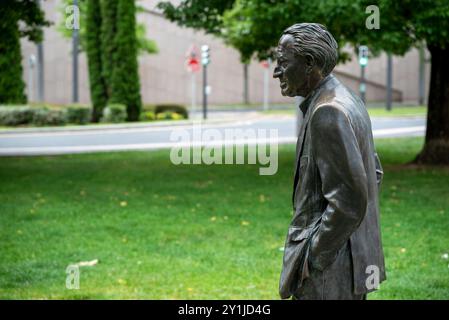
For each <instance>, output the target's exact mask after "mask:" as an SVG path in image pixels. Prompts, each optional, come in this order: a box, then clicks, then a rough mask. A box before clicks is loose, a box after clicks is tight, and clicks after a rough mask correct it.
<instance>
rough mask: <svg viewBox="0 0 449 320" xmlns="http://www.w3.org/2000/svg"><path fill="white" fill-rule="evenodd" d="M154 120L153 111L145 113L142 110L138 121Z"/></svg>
mask: <svg viewBox="0 0 449 320" xmlns="http://www.w3.org/2000/svg"><path fill="white" fill-rule="evenodd" d="M155 119H156V115H155V114H154V112H153V111H145V110H143V111H142V113H141V114H140V121H153V120H155Z"/></svg>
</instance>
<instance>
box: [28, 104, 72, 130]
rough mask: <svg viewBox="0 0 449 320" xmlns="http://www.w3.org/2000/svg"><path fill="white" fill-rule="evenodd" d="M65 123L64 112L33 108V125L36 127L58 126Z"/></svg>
mask: <svg viewBox="0 0 449 320" xmlns="http://www.w3.org/2000/svg"><path fill="white" fill-rule="evenodd" d="M66 123H67V117H66V112H64V111H63V110H54V109H47V108H35V109H34V114H33V124H34V125H36V126H59V125H63V124H66Z"/></svg>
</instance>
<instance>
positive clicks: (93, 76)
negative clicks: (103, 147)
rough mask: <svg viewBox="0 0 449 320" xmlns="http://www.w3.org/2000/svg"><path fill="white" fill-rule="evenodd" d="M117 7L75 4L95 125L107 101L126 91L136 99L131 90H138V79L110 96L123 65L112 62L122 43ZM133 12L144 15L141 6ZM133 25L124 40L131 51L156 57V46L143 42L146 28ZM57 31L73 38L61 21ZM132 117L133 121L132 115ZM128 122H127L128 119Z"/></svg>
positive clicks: (100, 1) (101, 1)
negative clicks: (117, 68)
mask: <svg viewBox="0 0 449 320" xmlns="http://www.w3.org/2000/svg"><path fill="white" fill-rule="evenodd" d="M130 2H133V6H134V1H130ZM72 3H73V1H72V0H64V2H63V6H61V7H60V10H61V12H63V16H65V12H66V11H65V8H66V6H68V5H71V4H72ZM118 4H119V1H118V0H92V1H86V0H79V2H78V5H79V11H80V17H79V18H80V30H79V34H80V51H86V53H87V58H88V67H89V82H90V95H91V100H92V105H93V109H94V113H93V118H92V120H93V121H95V122H96V121H98V120H99V119H100V117H101V115H102V110H103V108H104V107H105V105H106V104H107V103H108V101H110V100H111V99H112V98H114V99H115V100H117V99H118V96H122V97H123V96H124V92H123V90H126V88H129V89H130V90H132V93H130V94H129V95H135V92H134V91H135V88H134V87H135V85H137V86H139V81H138V78H137V82H136V83H135V85H130V84H129V85H127V86H125V87H124V86H118V85H116V86H115V87H116V88H119V90H120V92H117V93H115V94H114V93H113V92H112V90H113V89H112V86H113V81H114V80H113V74H114V70H115V68H116V67H117V66H118V65H122V63H123V61H120V63H118V64H117V63H116V60H115V59H116V52H117V50H118V49H119V48H118V45H119V44H118V42H120V43H123V41H122V39H120V38H118V37H117V31H118V24H119V23H120V21H121V19H122V17H121V16H120V15H118ZM134 8H135V9H134V14H136V13H138V12H143V11H144V9H143V8H142V7H140V6H137V7H134ZM134 23H135V26H134V28H133V30H134V31H133V32H134V36H132V35H128V34H126V33H125V36H126V37H127V39H133V40H132V41H134V42H135V44H134V45H133V47H136V48H137V52H138V54H145V53H149V54H153V53H157V52H158V49H157V46H156V43H155V42H154V41H153V40H150V39H147V38H146V28H145V25H144V24H143V23H138V22H137V21H136V19H135V18H134ZM59 31H60V32H61V33H62V34H63V36H64V37H66V38H70V37H71V36H72V31H71V30H70V29H67V28H66V27H65V20H64V19H63V21H61V23H60V25H59ZM122 34H123V33H122ZM125 42H126V41H125ZM122 49H123V48H122ZM130 77H131V76H130ZM139 90H140V87H139ZM139 96H140V95H139ZM139 99H140V98H139ZM111 101H112V100H111ZM132 117H134V118H135V115H133V116H132ZM132 117H131V118H132ZM128 118H129V119H130V117H128Z"/></svg>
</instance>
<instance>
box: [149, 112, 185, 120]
mask: <svg viewBox="0 0 449 320" xmlns="http://www.w3.org/2000/svg"><path fill="white" fill-rule="evenodd" d="M156 119H158V120H182V119H184V117H183V116H182V114H179V113H176V112H170V111H166V112H163V113H158V114H157V115H156Z"/></svg>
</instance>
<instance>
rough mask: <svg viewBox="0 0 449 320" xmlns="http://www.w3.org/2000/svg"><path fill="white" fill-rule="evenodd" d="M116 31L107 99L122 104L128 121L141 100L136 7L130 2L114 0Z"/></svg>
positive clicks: (136, 112)
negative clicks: (115, 5) (109, 92)
mask: <svg viewBox="0 0 449 320" xmlns="http://www.w3.org/2000/svg"><path fill="white" fill-rule="evenodd" d="M117 17H119V18H118V19H117V33H116V35H115V38H114V43H115V46H116V48H115V52H114V53H113V63H114V68H113V69H112V82H111V102H112V103H123V104H125V105H126V109H127V113H128V118H127V120H128V121H138V120H139V116H140V110H141V108H142V102H141V97H140V81H139V73H138V63H137V39H136V30H135V29H136V7H135V4H134V1H129V0H118V1H117Z"/></svg>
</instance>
